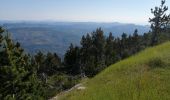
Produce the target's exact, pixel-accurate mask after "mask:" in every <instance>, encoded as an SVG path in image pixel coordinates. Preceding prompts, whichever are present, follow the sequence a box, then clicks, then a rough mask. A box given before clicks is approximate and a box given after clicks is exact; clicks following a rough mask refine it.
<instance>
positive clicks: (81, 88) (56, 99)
mask: <svg viewBox="0 0 170 100" xmlns="http://www.w3.org/2000/svg"><path fill="white" fill-rule="evenodd" d="M75 89H77V90H84V89H86V87H84V86H83V84H82V83H79V84H77V85H75V86H74V87H72V88H71V89H69V90H66V91H63V92H61V93H59V94H57V96H55V97H53V98H51V99H49V100H58V97H59V95H64V94H66V93H69V92H70V91H72V90H75Z"/></svg>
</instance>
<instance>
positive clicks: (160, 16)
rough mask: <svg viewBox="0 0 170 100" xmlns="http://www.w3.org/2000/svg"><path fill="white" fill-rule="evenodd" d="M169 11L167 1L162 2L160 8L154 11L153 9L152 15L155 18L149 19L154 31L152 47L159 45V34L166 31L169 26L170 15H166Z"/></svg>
mask: <svg viewBox="0 0 170 100" xmlns="http://www.w3.org/2000/svg"><path fill="white" fill-rule="evenodd" d="M167 10H168V7H167V6H166V5H165V0H162V1H161V5H160V6H159V7H158V6H157V7H155V8H154V9H151V13H152V14H153V16H154V17H153V18H149V22H150V23H151V29H152V40H151V45H152V46H153V45H156V44H158V43H159V33H160V32H161V31H162V30H164V29H166V27H167V25H168V24H169V21H170V14H169V15H167V14H166V12H167Z"/></svg>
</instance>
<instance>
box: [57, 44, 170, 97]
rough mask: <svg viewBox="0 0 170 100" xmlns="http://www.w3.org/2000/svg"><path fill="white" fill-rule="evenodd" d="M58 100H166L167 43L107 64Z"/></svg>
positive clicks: (169, 79)
mask: <svg viewBox="0 0 170 100" xmlns="http://www.w3.org/2000/svg"><path fill="white" fill-rule="evenodd" d="M84 85H85V86H86V87H87V88H86V89H85V90H81V91H80V90H74V91H72V92H71V93H68V94H65V95H62V96H60V97H59V99H61V100H170V42H168V43H164V44H162V45H160V46H157V47H153V48H148V49H146V50H144V51H142V52H141V53H139V54H137V55H135V56H132V57H130V58H128V59H126V60H123V61H121V62H118V63H117V64H114V65H111V66H110V67H109V68H107V69H106V70H104V71H103V72H102V73H100V74H99V75H97V76H96V77H94V78H93V79H90V80H88V81H87V82H86V83H85V84H84Z"/></svg>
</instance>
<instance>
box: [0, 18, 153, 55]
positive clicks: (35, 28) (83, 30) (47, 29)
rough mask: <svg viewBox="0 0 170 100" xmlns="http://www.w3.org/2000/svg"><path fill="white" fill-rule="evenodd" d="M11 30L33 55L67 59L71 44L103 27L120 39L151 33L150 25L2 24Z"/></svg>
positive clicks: (106, 31)
mask: <svg viewBox="0 0 170 100" xmlns="http://www.w3.org/2000/svg"><path fill="white" fill-rule="evenodd" d="M0 24H1V25H2V26H3V27H5V28H6V29H8V31H9V32H10V33H11V35H12V38H13V39H14V40H15V41H18V42H20V43H21V45H22V46H23V47H24V48H25V49H26V51H27V52H29V53H35V52H37V51H39V50H41V51H43V52H48V51H50V52H56V53H58V54H59V55H60V56H63V55H64V53H65V51H66V50H67V48H68V47H69V45H70V43H73V44H75V45H79V42H80V39H81V37H82V35H85V34H87V33H90V32H92V31H94V30H95V29H96V28H99V27H101V28H102V29H103V30H104V32H105V35H108V34H109V32H112V33H113V35H114V36H116V37H118V36H121V34H122V33H123V32H124V33H127V34H132V33H133V32H134V30H135V29H138V32H139V34H143V33H145V32H148V31H149V29H150V28H149V26H142V25H135V24H122V23H94V22H26V21H25V22H10V21H0Z"/></svg>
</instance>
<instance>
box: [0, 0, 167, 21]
mask: <svg viewBox="0 0 170 100" xmlns="http://www.w3.org/2000/svg"><path fill="white" fill-rule="evenodd" d="M160 2H161V0H0V20H25V21H71V22H121V23H136V24H148V19H149V17H152V15H151V13H150V9H151V8H153V7H155V6H157V5H160ZM166 5H167V6H170V0H169V1H168V0H167V2H166Z"/></svg>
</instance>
